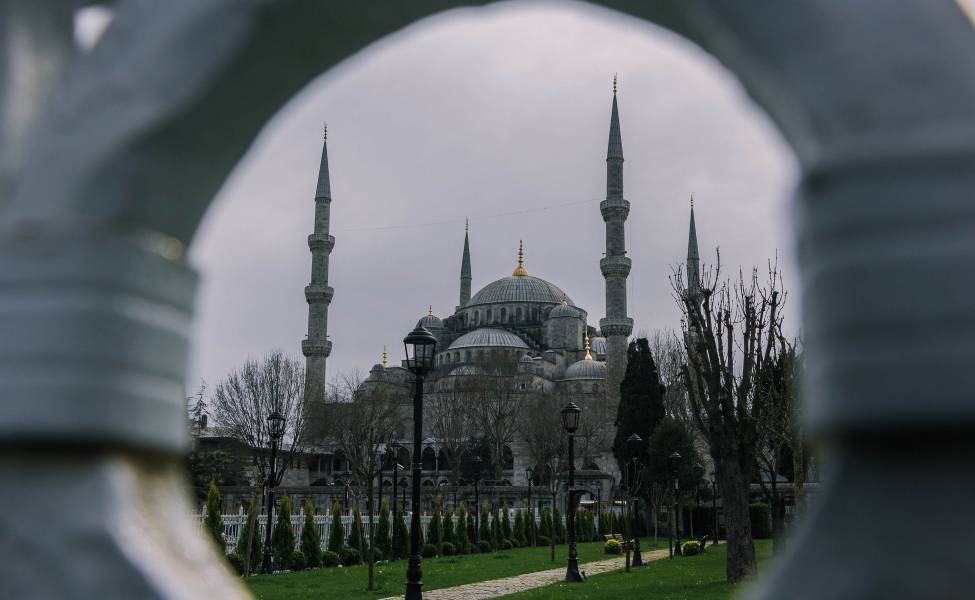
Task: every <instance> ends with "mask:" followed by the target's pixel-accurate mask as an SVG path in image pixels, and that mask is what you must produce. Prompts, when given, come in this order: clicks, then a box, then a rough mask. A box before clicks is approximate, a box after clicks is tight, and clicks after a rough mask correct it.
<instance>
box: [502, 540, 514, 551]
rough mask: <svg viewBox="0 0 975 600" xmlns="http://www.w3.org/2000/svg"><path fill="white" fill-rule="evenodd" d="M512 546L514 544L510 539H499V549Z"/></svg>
mask: <svg viewBox="0 0 975 600" xmlns="http://www.w3.org/2000/svg"><path fill="white" fill-rule="evenodd" d="M514 547H515V545H514V544H512V543H511V540H501V549H502V550H511V549H512V548H514Z"/></svg>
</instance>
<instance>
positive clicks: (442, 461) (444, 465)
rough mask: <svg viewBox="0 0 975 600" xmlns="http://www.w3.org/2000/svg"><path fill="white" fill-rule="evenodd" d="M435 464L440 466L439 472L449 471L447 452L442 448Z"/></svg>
mask: <svg viewBox="0 0 975 600" xmlns="http://www.w3.org/2000/svg"><path fill="white" fill-rule="evenodd" d="M437 462H438V463H439V465H440V470H441V471H449V470H450V461H449V460H448V459H447V451H446V450H444V449H443V448H441V449H440V453H439V454H438V455H437Z"/></svg>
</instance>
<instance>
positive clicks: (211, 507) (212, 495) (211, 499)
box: [203, 479, 227, 552]
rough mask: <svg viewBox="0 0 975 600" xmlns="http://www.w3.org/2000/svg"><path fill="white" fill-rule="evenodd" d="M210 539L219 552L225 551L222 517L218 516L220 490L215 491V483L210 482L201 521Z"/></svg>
mask: <svg viewBox="0 0 975 600" xmlns="http://www.w3.org/2000/svg"><path fill="white" fill-rule="evenodd" d="M203 523H204V525H206V529H207V531H209V532H210V537H211V538H213V541H214V543H216V544H217V548H219V549H220V552H225V551H226V550H227V541H226V540H224V539H223V517H221V516H220V490H218V489H217V482H216V481H215V480H213V479H211V480H210V488H209V489H208V490H207V515H206V519H205V520H204V521H203Z"/></svg>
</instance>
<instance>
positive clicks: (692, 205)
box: [691, 192, 694, 210]
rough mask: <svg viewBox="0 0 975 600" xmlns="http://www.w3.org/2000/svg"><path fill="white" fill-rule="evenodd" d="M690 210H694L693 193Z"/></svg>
mask: <svg viewBox="0 0 975 600" xmlns="http://www.w3.org/2000/svg"><path fill="white" fill-rule="evenodd" d="M691 210H694V192H691Z"/></svg>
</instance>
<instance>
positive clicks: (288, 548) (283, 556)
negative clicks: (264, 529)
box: [271, 494, 295, 569]
mask: <svg viewBox="0 0 975 600" xmlns="http://www.w3.org/2000/svg"><path fill="white" fill-rule="evenodd" d="M271 550H272V552H273V554H272V558H273V559H274V567H275V568H277V569H287V568H288V567H289V566H290V565H291V557H292V555H293V554H294V552H295V531H294V529H293V528H292V527H291V500H290V499H289V498H288V494H283V495H282V496H281V506H280V507H279V508H278V520H277V522H276V523H275V524H274V531H272V532H271Z"/></svg>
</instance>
